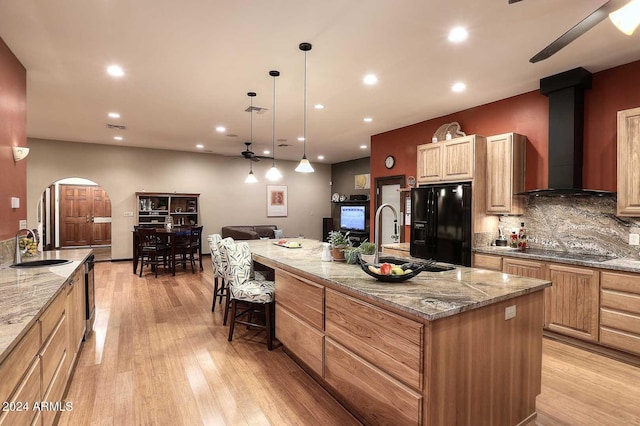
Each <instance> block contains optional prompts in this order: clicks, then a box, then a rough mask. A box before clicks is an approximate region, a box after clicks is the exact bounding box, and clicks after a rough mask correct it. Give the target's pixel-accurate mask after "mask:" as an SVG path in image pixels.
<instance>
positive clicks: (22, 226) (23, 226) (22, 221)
mask: <svg viewBox="0 0 640 426" xmlns="http://www.w3.org/2000/svg"><path fill="white" fill-rule="evenodd" d="M26 227H27V220H26V219H23V220H21V221H20V222H18V228H20V229H25V228H26Z"/></svg>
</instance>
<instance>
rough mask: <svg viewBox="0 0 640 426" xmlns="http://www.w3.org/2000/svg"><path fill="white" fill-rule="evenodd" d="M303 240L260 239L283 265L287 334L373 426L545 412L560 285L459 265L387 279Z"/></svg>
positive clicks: (292, 350) (322, 378)
mask: <svg viewBox="0 0 640 426" xmlns="http://www.w3.org/2000/svg"><path fill="white" fill-rule="evenodd" d="M291 241H298V242H300V243H301V245H302V247H301V248H299V249H296V248H293V249H292V248H286V247H281V246H277V245H274V241H273V240H271V241H265V240H259V241H251V242H250V246H251V250H252V253H253V257H254V260H255V261H256V262H258V263H261V264H263V265H265V266H267V267H270V268H273V269H274V270H275V277H276V278H275V280H276V337H277V338H278V340H279V341H280V342H281V343H282V344H283V346H284V347H285V349H286V350H287V353H289V354H290V355H291V356H292V358H294V359H295V360H296V361H297V362H298V363H299V364H300V365H301V366H302V367H303V368H304V369H305V370H306V371H307V372H308V373H309V374H310V375H311V376H312V377H314V378H315V379H316V380H317V381H318V382H319V383H320V384H321V385H322V386H324V387H325V388H326V389H328V390H329V391H330V392H331V393H332V394H334V395H335V396H336V397H337V398H338V399H339V400H340V401H341V402H342V403H343V404H344V405H345V406H346V407H347V408H348V409H350V410H351V411H352V412H353V413H354V414H355V415H356V416H357V417H358V418H360V419H361V420H362V421H363V422H365V423H367V424H425V425H443V424H474V425H476V424H491V425H503V424H504V425H516V424H524V423H526V422H528V421H530V420H532V419H533V418H534V417H535V398H536V395H538V394H539V393H540V378H541V376H540V374H541V357H542V319H543V299H542V291H541V290H542V289H543V288H545V287H547V286H548V285H550V283H549V281H545V280H537V279H530V278H524V277H519V276H513V275H507V274H503V273H499V272H494V271H487V270H482V269H474V268H467V267H456V268H455V269H453V270H450V271H444V272H422V273H421V274H419V275H418V276H417V277H415V278H412V279H411V280H408V281H406V282H403V283H383V282H379V281H377V280H375V279H374V278H372V277H370V276H368V275H367V274H365V273H364V271H362V270H361V269H360V267H359V266H357V265H348V264H345V263H339V262H322V261H321V260H320V259H321V254H322V245H321V243H320V242H318V241H313V240H306V239H293V240H291Z"/></svg>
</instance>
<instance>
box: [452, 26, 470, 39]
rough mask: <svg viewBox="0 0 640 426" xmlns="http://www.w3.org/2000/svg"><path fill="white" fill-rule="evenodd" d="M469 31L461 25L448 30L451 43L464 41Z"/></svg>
mask: <svg viewBox="0 0 640 426" xmlns="http://www.w3.org/2000/svg"><path fill="white" fill-rule="evenodd" d="M468 36H469V33H468V32H467V30H466V29H464V28H463V27H455V28H453V29H452V30H451V31H449V41H450V42H452V43H460V42H461V41H465V40H466V39H467V37H468Z"/></svg>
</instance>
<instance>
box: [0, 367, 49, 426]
mask: <svg viewBox="0 0 640 426" xmlns="http://www.w3.org/2000/svg"><path fill="white" fill-rule="evenodd" d="M4 401H6V400H3V402H4ZM37 401H41V399H40V360H39V359H38V358H36V360H35V361H34V362H33V364H32V365H31V368H29V371H28V372H27V375H26V376H25V377H24V379H23V380H22V382H21V383H20V386H19V387H18V389H17V390H16V393H15V395H14V396H13V398H11V403H13V404H16V403H17V404H24V403H27V404H28V405H27V406H25V407H24V410H21V411H18V410H11V411H3V412H0V425H3V426H4V425H7V426H9V425H10V426H21V425H25V426H27V425H30V424H31V422H32V420H33V418H34V417H35V414H36V411H34V410H33V403H34V402H37Z"/></svg>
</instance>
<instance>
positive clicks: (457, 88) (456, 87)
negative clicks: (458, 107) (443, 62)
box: [451, 81, 467, 93]
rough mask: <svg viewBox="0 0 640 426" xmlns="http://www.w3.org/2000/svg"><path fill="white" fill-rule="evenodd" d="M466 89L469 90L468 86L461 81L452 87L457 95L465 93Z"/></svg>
mask: <svg viewBox="0 0 640 426" xmlns="http://www.w3.org/2000/svg"><path fill="white" fill-rule="evenodd" d="M466 88H467V85H466V84H464V83H463V82H461V81H459V82H457V83H455V84H454V85H453V86H451V90H453V91H454V92H456V93H460V92H464V90H465V89H466Z"/></svg>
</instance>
